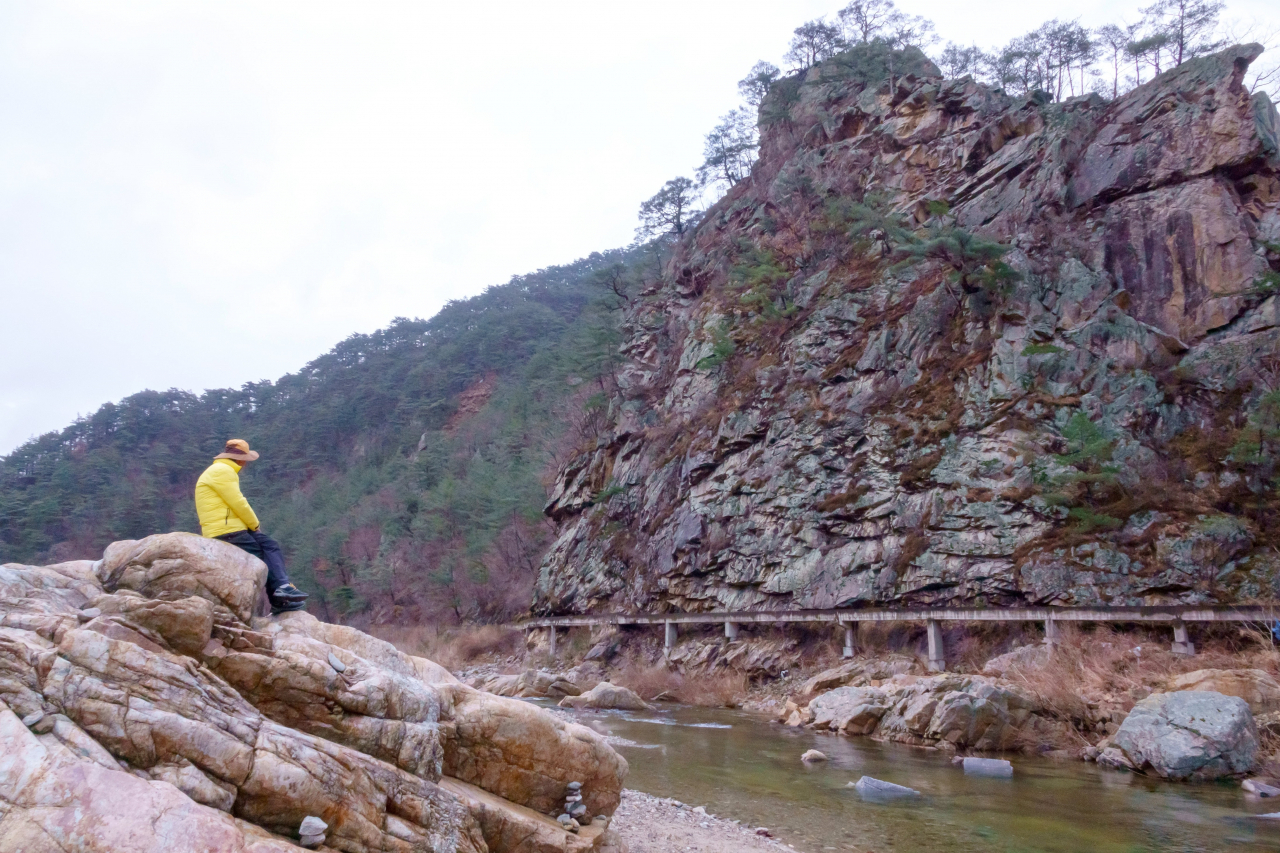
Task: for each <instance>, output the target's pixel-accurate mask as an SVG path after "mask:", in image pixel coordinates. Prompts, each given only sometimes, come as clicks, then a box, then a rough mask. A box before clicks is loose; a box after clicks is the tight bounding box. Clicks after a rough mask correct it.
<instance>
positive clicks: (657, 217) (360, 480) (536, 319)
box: [0, 0, 1277, 624]
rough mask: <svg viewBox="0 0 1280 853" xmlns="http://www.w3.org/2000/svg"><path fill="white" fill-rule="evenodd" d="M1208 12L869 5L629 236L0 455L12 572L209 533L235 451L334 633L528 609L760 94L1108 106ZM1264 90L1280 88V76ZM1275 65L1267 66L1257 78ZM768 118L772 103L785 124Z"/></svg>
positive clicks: (769, 80) (805, 55)
mask: <svg viewBox="0 0 1280 853" xmlns="http://www.w3.org/2000/svg"><path fill="white" fill-rule="evenodd" d="M1223 11H1224V6H1223V4H1221V3H1215V2H1177V0H1163V2H1158V3H1156V4H1155V5H1153V6H1150V7H1147V8H1146V9H1144V10H1143V12H1142V18H1141V19H1140V20H1139V21H1138V22H1136V23H1135V24H1133V25H1120V24H1117V25H1114V26H1109V27H1102V28H1099V29H1097V30H1088V29H1085V28H1083V27H1081V26H1080V25H1079V24H1078V22H1075V21H1068V22H1065V23H1064V22H1061V21H1058V20H1053V21H1049V22H1048V23H1046V24H1044V25H1043V26H1042V27H1040V28H1038V29H1036V30H1034V31H1033V32H1031V33H1027V34H1026V35H1024V36H1020V37H1019V38H1017V39H1014V40H1013V41H1012V42H1010V43H1009V44H1008V45H1006V46H1004V47H1001V48H997V49H995V50H992V51H990V52H987V51H984V50H981V49H979V48H977V47H962V46H958V45H955V44H951V43H947V44H946V45H945V46H942V47H938V39H937V37H936V35H935V32H934V27H933V25H932V24H931V23H930V22H929V21H926V20H925V19H923V18H920V17H917V16H911V15H907V14H905V13H903V12H902V11H901V10H899V9H897V8H896V7H895V6H894V4H893V2H892V0H854V2H852V3H850V4H849V5H847V6H845V7H844V8H843V9H841V10H840V11H839V12H837V13H836V14H835V15H834V17H833V18H832V19H831V20H827V19H819V20H816V21H809V22H806V23H804V24H802V25H801V26H799V27H797V28H796V30H795V32H794V37H793V39H792V41H791V45H790V48H789V50H788V51H787V53H786V55H785V58H784V63H785V64H786V65H787V68H788V70H787V72H785V73H784V71H783V70H782V69H780V68H779V67H778V66H776V65H773V64H771V63H768V62H759V63H757V64H756V65H755V66H754V67H753V68H752V69H751V71H750V73H749V74H748V75H747V77H745V78H744V79H743V80H741V81H740V83H739V91H740V93H741V95H742V99H743V103H742V105H741V106H739V107H737V108H735V109H733V110H731V111H730V112H729V113H727V114H726V115H724V116H723V117H721V119H720V120H719V122H718V123H717V125H716V126H715V127H714V128H713V129H712V131H711V132H710V133H709V134H708V135H707V137H706V145H705V150H704V161H703V163H702V164H701V165H700V166H699V167H698V168H697V169H696V170H695V173H694V176H693V177H677V178H674V179H672V180H671V181H668V182H667V183H666V184H665V185H664V186H663V188H662V189H661V190H660V191H659V192H658V193H657V194H655V195H654V196H653V197H652V198H650V199H648V200H646V201H645V202H644V203H643V204H642V205H641V207H640V211H639V220H640V225H639V227H638V228H637V240H636V242H635V243H634V244H633V245H632V246H631V247H629V248H627V249H621V250H614V251H609V252H604V253H598V254H593V255H592V256H590V257H589V258H586V259H583V260H580V261H577V262H576V263H573V264H568V265H565V266H558V267H551V268H548V269H545V270H542V271H539V272H537V273H533V274H531V275H526V276H519V277H516V278H514V279H512V281H511V282H510V283H508V284H505V285H500V286H495V287H491V288H489V289H488V290H487V291H485V292H484V293H483V294H481V295H479V296H476V297H474V298H471V299H466V300H461V301H455V302H451V303H449V304H448V305H447V306H446V307H445V308H444V309H442V310H441V311H440V312H439V313H438V314H437V315H436V316H434V317H432V318H431V319H430V320H408V319H403V318H401V319H397V320H395V321H394V322H393V323H392V324H391V325H390V326H388V327H387V328H386V329H383V330H381V331H378V332H375V333H373V334H370V335H353V336H351V337H350V338H348V339H347V340H345V341H343V342H342V343H340V344H338V345H337V346H336V347H334V348H333V350H332V351H330V352H329V353H327V354H325V355H323V356H321V357H320V358H318V359H316V360H315V361H314V362H312V363H310V364H308V365H307V366H306V367H305V368H303V369H302V370H300V371H299V372H298V373H296V374H290V375H287V376H284V377H282V378H280V379H279V380H277V381H275V382H260V383H250V384H247V385H245V386H243V387H241V388H239V389H215V390H211V391H206V392H204V393H203V394H199V395H197V394H192V393H188V392H185V391H179V390H176V389H171V390H169V391H160V392H158V391H144V392H142V393H139V394H135V395H133V396H131V397H128V398H126V399H124V400H122V401H120V402H119V403H112V404H108V405H105V406H103V407H102V408H101V409H99V410H98V411H97V412H95V413H94V414H92V415H90V416H88V417H85V418H81V419H79V420H77V421H76V422H75V423H73V424H72V425H71V426H69V427H67V428H66V429H64V430H62V431H61V432H54V433H49V434H47V435H44V436H41V437H39V438H36V439H33V440H31V441H29V442H27V443H26V444H24V445H23V446H21V447H19V448H18V449H17V450H15V451H14V452H12V453H11V454H9V455H8V456H6V457H3V458H0V562H10V561H17V562H49V561H56V560H65V559H74V558H90V557H97V556H99V555H100V554H101V553H102V549H103V548H104V546H105V545H107V544H109V543H110V542H112V541H115V540H118V539H127V538H137V537H141V536H146V535H148V534H150V533H155V532H160V531H168V530H189V531H196V530H197V529H198V526H197V523H196V519H195V516H194V509H193V505H192V489H193V486H194V483H195V479H196V477H197V476H198V475H199V473H200V471H201V470H203V468H204V467H205V466H206V465H208V463H209V460H210V458H211V457H212V456H213V455H214V454H216V453H217V452H218V451H219V450H220V449H221V448H222V445H223V442H224V441H225V440H226V439H227V438H230V437H242V438H246V439H248V440H249V441H250V443H251V444H252V445H253V446H254V447H255V448H256V449H258V450H260V451H261V452H262V454H263V457H262V460H261V461H260V462H258V463H257V464H256V465H255V466H254V467H253V468H251V469H250V471H249V472H248V473H247V474H246V476H245V478H244V489H245V492H246V494H247V495H248V496H249V498H250V500H251V501H252V502H253V504H254V505H255V507H256V508H257V509H258V510H259V512H260V514H261V515H262V517H263V518H264V524H265V527H266V529H267V530H268V532H270V533H272V534H273V535H275V536H276V537H277V538H279V539H280V540H281V542H282V544H283V545H284V546H285V548H286V551H287V554H288V557H289V559H290V561H291V566H292V571H293V573H294V577H295V580H296V581H297V582H299V584H300V585H302V586H304V587H305V588H307V589H308V590H309V591H311V592H312V593H313V594H314V595H315V602H316V604H315V609H317V612H318V613H319V614H320V615H321V616H323V617H324V618H326V619H330V620H339V619H341V620H344V621H347V622H356V623H365V624H368V623H371V622H387V621H397V620H402V619H429V620H443V621H450V620H462V619H503V618H509V617H511V616H513V615H515V614H517V613H519V612H521V611H523V610H525V609H526V608H527V607H528V605H529V602H530V598H531V595H530V593H531V589H532V584H533V580H534V578H535V576H536V574H537V571H538V567H539V564H540V562H541V557H542V554H543V553H544V552H545V550H546V547H547V545H548V543H549V541H550V537H551V534H552V531H553V526H552V525H551V523H550V522H549V521H547V520H546V519H545V518H544V517H543V515H542V512H541V510H542V507H543V504H544V503H545V501H546V499H547V484H549V483H550V482H551V481H552V479H553V475H554V473H555V472H556V470H557V469H558V468H559V466H560V465H561V464H563V463H564V462H565V461H567V460H568V459H570V458H573V457H574V456H575V455H576V454H577V453H578V452H580V451H582V450H585V449H588V448H590V447H593V446H594V445H595V443H596V442H597V440H598V439H599V438H600V437H601V436H602V434H603V432H604V431H605V430H607V428H608V424H609V423H610V422H611V418H610V416H609V412H608V411H607V406H608V401H609V400H610V398H611V397H612V396H613V395H612V392H613V390H614V388H613V386H612V381H613V380H612V378H613V368H614V364H615V359H616V358H617V357H618V356H617V354H618V347H619V344H620V343H621V342H622V341H623V340H624V339H625V338H626V336H627V334H628V330H627V329H625V328H621V326H620V317H621V314H622V312H621V311H620V310H619V309H620V308H621V307H622V306H623V305H625V304H626V303H629V302H631V301H633V300H635V299H638V298H642V296H641V294H643V293H645V292H646V291H647V290H649V291H650V292H651V289H652V288H656V287H657V286H658V285H659V283H660V282H661V268H662V264H663V261H664V259H665V257H666V255H667V253H669V252H670V250H671V248H672V246H673V244H674V241H676V240H678V239H679V238H680V237H682V236H684V235H685V234H687V233H688V232H689V231H690V230H691V229H693V228H695V227H696V226H697V224H698V222H699V220H700V218H701V216H702V213H703V211H705V210H706V208H707V207H708V206H709V204H710V203H713V202H714V201H715V200H716V199H717V198H719V197H720V196H722V195H723V194H724V193H725V192H727V191H728V189H729V188H731V187H732V186H733V185H735V184H736V183H738V182H740V181H742V180H744V179H746V178H747V177H748V176H749V175H750V173H751V169H752V166H753V164H754V162H755V159H756V154H757V149H758V147H759V126H760V125H761V123H765V124H767V123H768V122H769V121H770V120H771V117H770V116H771V114H770V108H769V97H770V93H771V92H772V93H774V95H775V96H776V94H777V92H778V91H779V89H780V88H785V86H786V85H787V84H788V81H791V82H792V83H794V82H795V81H797V80H798V79H799V75H803V74H804V73H805V71H806V70H807V69H808V68H809V67H811V66H812V65H814V64H815V63H818V62H824V61H827V60H833V59H834V60H837V61H838V62H842V63H844V65H845V66H847V68H848V69H849V71H850V73H851V74H855V75H856V76H858V77H859V78H861V79H864V80H878V79H890V78H891V77H892V76H893V75H894V74H895V73H902V72H904V71H906V70H908V69H909V68H913V67H914V68H920V67H924V66H927V65H928V64H929V60H928V59H927V58H926V57H927V56H932V61H933V62H934V63H935V64H936V65H937V66H938V67H939V68H940V69H941V70H942V72H943V73H944V74H945V75H947V76H949V77H960V76H963V75H966V74H968V75H972V76H974V77H975V78H977V79H979V80H981V81H983V82H985V83H987V84H989V85H992V86H996V87H1001V88H1004V89H1005V90H1006V91H1008V92H1009V93H1010V94H1013V95H1018V96H1034V97H1036V98H1037V99H1038V100H1042V101H1048V100H1058V99H1062V98H1067V97H1072V96H1075V95H1079V94H1082V93H1085V92H1095V93H1099V94H1101V95H1103V96H1105V97H1113V96H1115V95H1116V94H1117V93H1119V92H1121V91H1124V90H1127V89H1129V88H1131V87H1133V86H1135V85H1138V84H1139V83H1141V82H1143V81H1145V80H1147V79H1150V77H1152V76H1154V74H1156V73H1158V72H1159V71H1161V70H1164V69H1167V68H1169V67H1172V66H1174V65H1177V64H1179V63H1180V62H1182V61H1185V60H1186V59H1188V58H1191V57H1192V56H1196V55H1199V54H1201V53H1204V52H1207V51H1210V50H1212V49H1214V48H1216V47H1218V46H1219V45H1220V44H1221V43H1222V42H1223V41H1225V40H1230V41H1242V40H1256V41H1263V42H1265V41H1267V40H1268V35H1269V34H1266V33H1257V32H1250V31H1248V30H1247V29H1245V28H1236V29H1235V30H1230V29H1229V28H1225V27H1223V26H1222V25H1221V20H1222V15H1223ZM1262 68H1263V69H1264V70H1263V71H1262V72H1261V73H1260V74H1256V75H1255V76H1253V77H1252V78H1251V79H1250V80H1249V81H1248V82H1249V85H1251V86H1253V87H1257V88H1262V89H1267V88H1268V87H1274V86H1275V85H1276V83H1277V80H1276V75H1275V64H1274V61H1272V63H1271V64H1270V65H1264V66H1262ZM1268 68H1269V69H1270V71H1267V70H1266V69H1268ZM775 112H776V110H775Z"/></svg>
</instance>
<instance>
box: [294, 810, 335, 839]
mask: <svg viewBox="0 0 1280 853" xmlns="http://www.w3.org/2000/svg"><path fill="white" fill-rule="evenodd" d="M328 829H329V824H327V823H325V822H324V821H322V820H321V819H320V818H318V817H316V816H315V815H309V816H307V817H305V818H303V819H302V825H301V826H299V827H298V834H299V835H324V834H325V832H326V831H327V830H328Z"/></svg>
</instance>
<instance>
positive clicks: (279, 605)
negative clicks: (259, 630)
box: [271, 601, 307, 616]
mask: <svg viewBox="0 0 1280 853" xmlns="http://www.w3.org/2000/svg"><path fill="white" fill-rule="evenodd" d="M306 609H307V603H306V602H305V601H273V602H271V615H272V616H279V615H280V614H281V613H292V612H294V611H295V610H306Z"/></svg>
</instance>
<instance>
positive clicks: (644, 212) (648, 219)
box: [636, 177, 701, 239]
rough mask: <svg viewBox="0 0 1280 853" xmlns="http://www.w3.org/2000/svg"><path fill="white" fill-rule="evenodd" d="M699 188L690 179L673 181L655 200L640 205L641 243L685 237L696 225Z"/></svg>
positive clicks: (638, 233) (658, 193)
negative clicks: (651, 239)
mask: <svg viewBox="0 0 1280 853" xmlns="http://www.w3.org/2000/svg"><path fill="white" fill-rule="evenodd" d="M697 201H698V185H697V184H695V183H694V182H693V181H691V180H689V179H688V178H684V177H680V178H672V179H671V180H669V181H667V182H666V183H665V184H664V185H663V187H662V189H660V190H658V191H657V192H656V193H655V194H654V195H653V197H652V198H650V199H648V200H647V201H645V202H644V203H643V204H641V205H640V225H639V227H637V228H636V236H637V237H639V238H640V239H646V238H650V237H662V236H665V235H667V234H673V235H675V236H676V237H682V236H684V233H685V232H686V231H688V230H689V228H691V227H692V226H693V225H694V224H695V223H696V222H697V221H698V215H699V213H700V212H701V211H699V210H697V208H696V205H697Z"/></svg>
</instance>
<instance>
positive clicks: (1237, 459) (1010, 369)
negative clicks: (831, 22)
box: [535, 45, 1280, 613]
mask: <svg viewBox="0 0 1280 853" xmlns="http://www.w3.org/2000/svg"><path fill="white" fill-rule="evenodd" d="M1259 52H1260V48H1259V47H1258V46H1256V45H1246V46H1243V47H1236V48H1231V49H1229V50H1226V51H1223V52H1222V53H1219V54H1216V55H1213V56H1208V57H1204V58H1201V59H1197V60H1194V61H1191V62H1188V63H1185V64H1184V65H1182V66H1180V67H1179V68H1177V69H1174V70H1172V71H1169V72H1167V73H1165V74H1164V75H1162V76H1160V77H1159V78H1157V79H1156V80H1154V81H1152V82H1150V83H1147V84H1145V85H1143V86H1141V87H1139V88H1138V89H1135V90H1134V91H1132V92H1130V93H1128V94H1126V95H1124V96H1122V97H1120V98H1119V99H1117V100H1115V101H1112V102H1106V101H1104V100H1102V99H1101V98H1099V97H1097V96H1094V95H1090V96H1088V97H1081V98H1075V99H1072V100H1068V101H1065V102H1062V103H1055V104H1045V103H1041V102H1040V101H1039V100H1038V99H1035V98H1012V97H1009V96H1007V95H1006V94H1004V93H1003V92H1001V91H999V90H994V89H991V88H989V87H987V86H984V85H981V84H979V83H976V82H974V81H972V80H971V79H968V78H966V79H962V80H943V79H940V78H939V77H936V76H932V74H931V72H930V69H929V68H928V67H926V66H925V65H917V67H915V68H914V69H913V71H914V73H912V74H907V75H906V76H899V77H896V78H895V79H894V80H893V81H892V83H890V82H889V81H883V82H880V83H876V84H874V85H864V83H863V82H861V81H860V79H858V77H857V75H855V74H853V73H852V72H850V71H848V70H847V68H844V67H842V66H841V65H840V63H839V62H837V61H834V60H833V61H831V62H828V63H825V64H823V65H819V66H817V67H815V68H814V69H811V70H810V71H809V72H808V73H807V75H805V76H804V77H803V78H792V79H790V80H788V81H783V82H782V83H780V84H777V85H775V86H774V89H773V91H772V92H771V93H770V95H769V97H768V98H767V99H766V101H765V104H764V105H763V107H762V109H761V121H762V141H761V156H760V160H759V162H758V163H757V165H756V167H755V170H754V172H753V174H752V175H751V177H750V179H748V180H746V181H743V182H742V183H740V184H738V185H737V186H736V187H734V188H733V189H732V190H731V191H730V192H729V194H728V195H727V196H726V197H725V198H724V199H722V200H721V201H720V202H719V203H718V204H716V205H715V206H714V207H713V208H712V209H711V210H710V211H709V212H708V213H707V215H706V217H705V218H704V220H703V222H702V224H701V225H700V227H698V229H697V230H696V231H695V232H694V233H693V234H692V235H691V236H689V237H686V239H684V240H683V241H682V242H681V243H680V244H679V245H678V246H677V247H676V249H675V251H674V255H673V257H672V258H671V260H670V261H669V262H668V263H667V264H666V265H665V266H664V267H663V268H662V269H661V270H660V271H658V272H656V273H655V274H654V275H653V276H652V277H651V280H650V283H649V285H648V288H647V290H646V291H645V292H644V293H643V294H642V295H641V296H640V297H639V298H637V299H636V300H635V301H634V302H633V303H632V305H631V306H630V307H629V308H628V309H627V316H626V323H625V334H626V339H625V342H624V344H623V346H622V349H621V359H622V361H621V365H620V367H619V369H618V371H617V389H618V390H617V393H616V394H615V395H614V397H613V400H612V411H613V412H614V415H615V420H614V424H613V427H612V429H611V430H609V431H608V432H606V433H605V434H603V435H602V436H601V437H600V438H599V441H598V442H597V443H596V445H595V446H593V447H589V448H586V449H585V450H584V452H582V453H581V454H580V455H579V456H578V457H577V458H575V459H573V460H572V461H571V462H569V463H568V464H567V465H566V466H565V468H564V469H563V470H562V471H561V472H560V476H559V479H558V481H557V482H556V483H555V485H554V488H553V494H552V498H551V501H550V503H549V504H548V506H547V513H548V514H549V515H550V516H551V517H552V518H554V519H556V520H557V522H558V523H559V525H560V527H559V531H560V532H559V538H558V539H557V541H556V542H555V544H554V546H553V547H552V548H551V550H550V551H549V553H548V555H547V556H546V558H545V561H544V563H543V566H542V570H541V575H540V579H539V583H538V587H537V599H536V603H535V609H537V610H538V611H540V612H544V613H557V612H575V611H579V612H580V611H599V610H627V609H633V608H647V609H658V610H662V609H674V610H718V609H751V608H756V609H760V608H767V607H837V606H883V605H896V604H947V603H957V602H969V603H975V602H976V603H989V604H1002V603H1005V604H1007V603H1032V602H1033V603H1049V604H1062V605H1099V604H1135V603H1177V602H1182V603H1197V602H1217V601H1236V600H1247V599H1251V598H1256V597H1258V596H1261V595H1271V594H1274V592H1275V583H1276V569H1277V563H1278V561H1277V558H1276V557H1275V554H1276V553H1277V552H1276V551H1275V550H1274V548H1273V547H1272V546H1274V545H1276V544H1278V543H1277V542H1276V541H1275V537H1276V536H1277V533H1276V531H1277V530H1280V526H1277V525H1276V524H1275V523H1274V522H1275V521H1276V520H1277V516H1278V512H1277V503H1276V497H1275V490H1274V489H1273V488H1272V487H1271V485H1270V483H1271V478H1272V477H1273V476H1274V474H1275V471H1274V468H1275V462H1274V459H1272V458H1271V457H1270V456H1268V454H1271V455H1272V456H1274V454H1275V452H1276V450H1275V448H1274V447H1273V446H1271V445H1267V444H1266V442H1265V441H1263V442H1262V444H1261V445H1260V446H1251V445H1250V441H1252V439H1251V436H1254V437H1256V436H1257V435H1258V434H1260V431H1261V432H1266V429H1267V428H1270V429H1271V430H1272V431H1273V432H1272V434H1273V435H1274V430H1275V426H1270V427H1268V424H1270V422H1271V421H1274V420H1277V419H1278V418H1280V414H1278V413H1280V401H1275V400H1270V402H1269V399H1270V398H1268V397H1267V394H1268V393H1269V392H1271V391H1274V390H1275V389H1277V388H1280V362H1278V361H1277V353H1278V352H1280V310H1278V309H1277V302H1276V297H1275V296H1274V295H1273V294H1272V293H1271V292H1270V289H1272V288H1271V286H1270V285H1269V284H1268V281H1274V278H1273V277H1274V276H1275V274H1276V271H1277V270H1280V158H1278V156H1277V139H1276V127H1277V119H1276V112H1275V110H1274V108H1273V107H1272V105H1271V104H1270V102H1269V101H1268V100H1267V99H1266V97H1265V95H1258V96H1252V97H1251V96H1250V94H1249V93H1248V92H1247V91H1246V90H1245V88H1244V87H1243V85H1242V83H1241V81H1242V78H1243V74H1244V72H1245V70H1246V68H1247V67H1248V65H1249V63H1250V62H1251V61H1252V60H1253V59H1254V58H1256V56H1257V55H1258V53H1259ZM859 204H861V205H862V206H863V207H864V208H873V209H874V210H876V211H878V212H879V213H880V214H883V215H884V216H887V217H889V218H890V219H893V220H896V221H897V222H898V223H899V226H900V227H901V228H902V229H903V231H904V232H911V231H912V230H917V231H918V233H917V235H916V237H915V238H914V239H915V240H916V242H915V244H914V245H915V246H916V247H917V248H919V247H920V245H921V241H922V240H924V239H927V238H928V237H929V236H930V234H929V229H930V228H932V229H934V230H933V236H939V235H949V236H950V238H951V239H952V244H951V245H943V243H942V242H935V243H934V244H933V245H932V248H931V250H929V251H919V252H917V253H916V254H912V253H911V251H910V246H911V245H912V243H911V239H912V238H907V239H905V240H904V239H902V238H901V235H897V236H895V234H893V233H891V231H892V228H889V227H880V226H878V225H877V223H876V222H875V221H874V218H873V217H869V216H867V215H866V212H865V210H863V211H862V212H861V213H859V212H858V209H857V207H856V206H857V205H859ZM957 240H961V241H963V240H971V241H972V240H977V241H978V242H979V243H983V244H984V245H989V244H991V243H999V244H1000V245H1001V246H1002V247H1003V249H1002V250H1001V251H1002V252H1003V254H1002V256H1001V257H1002V262H1003V263H1004V264H1007V266H1008V268H1009V269H1007V270H1006V269H1003V268H1001V267H999V266H998V265H988V266H986V267H983V268H982V271H979V272H976V273H975V269H977V267H978V266H980V264H976V263H973V262H972V259H971V258H970V259H969V260H966V255H965V253H966V252H969V253H970V254H971V255H972V253H974V252H976V251H977V250H976V249H975V248H974V244H973V243H972V242H971V243H970V244H969V248H968V249H966V248H965V247H964V246H958V247H957V245H956V241H957ZM1010 270H1012V274H1010ZM984 276H985V278H984ZM1273 396H1274V395H1273ZM1251 430H1252V432H1250V431H1251ZM1272 441H1273V443H1274V437H1273V439H1272ZM1254 445H1258V442H1254Z"/></svg>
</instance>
